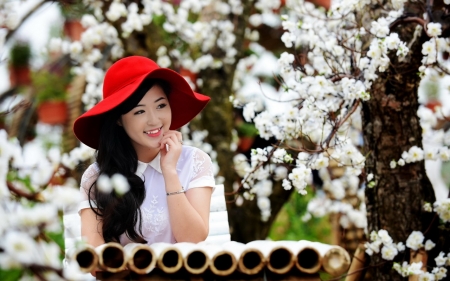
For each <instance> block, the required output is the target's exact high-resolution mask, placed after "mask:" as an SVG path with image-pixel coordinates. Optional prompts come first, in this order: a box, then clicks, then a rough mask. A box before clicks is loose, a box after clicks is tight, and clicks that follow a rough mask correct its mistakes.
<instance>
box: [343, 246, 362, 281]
mask: <svg viewBox="0 0 450 281" xmlns="http://www.w3.org/2000/svg"><path fill="white" fill-rule="evenodd" d="M365 251H366V247H365V246H364V243H361V244H359V245H358V248H356V251H355V255H354V256H353V259H352V263H351V264H350V268H349V269H348V275H347V276H346V277H345V281H357V280H361V278H362V277H364V272H365V271H364V270H362V269H363V268H364V266H365V264H366V252H365Z"/></svg>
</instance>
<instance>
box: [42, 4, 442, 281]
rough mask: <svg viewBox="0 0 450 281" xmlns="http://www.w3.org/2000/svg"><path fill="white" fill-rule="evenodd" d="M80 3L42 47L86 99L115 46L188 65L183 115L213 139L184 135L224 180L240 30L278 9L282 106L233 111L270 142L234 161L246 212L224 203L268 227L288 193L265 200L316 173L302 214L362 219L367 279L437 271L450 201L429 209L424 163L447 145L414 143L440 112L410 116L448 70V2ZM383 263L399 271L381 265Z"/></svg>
mask: <svg viewBox="0 0 450 281" xmlns="http://www.w3.org/2000/svg"><path fill="white" fill-rule="evenodd" d="M61 2H62V4H64V5H67V3H66V2H68V1H61ZM84 2H85V4H86V5H88V6H89V7H90V9H91V10H92V14H88V15H85V16H84V17H83V18H82V24H83V26H84V27H85V28H86V30H85V32H84V33H83V35H82V37H81V40H80V41H76V42H68V41H64V40H61V39H53V40H52V41H51V42H50V45H49V51H51V52H52V51H62V52H63V53H67V54H70V56H71V58H72V59H73V60H74V61H75V62H76V68H75V72H76V73H78V74H83V75H85V77H86V82H87V86H86V90H85V93H84V95H83V98H82V100H83V103H84V104H85V107H86V108H89V107H91V106H92V105H94V104H95V103H96V102H98V101H99V100H100V98H101V83H102V79H103V76H104V71H105V69H106V68H107V67H108V65H109V63H110V62H111V61H113V60H116V59H118V58H120V57H123V56H126V55H132V54H140V55H146V56H150V57H154V58H155V59H157V61H158V63H159V64H160V65H161V66H163V67H172V68H175V69H178V70H180V71H182V70H186V69H187V70H190V73H191V74H190V75H189V76H188V75H187V76H186V77H187V79H189V80H190V82H191V83H192V86H193V87H197V88H196V89H197V90H199V91H200V92H202V93H205V94H208V95H211V96H213V99H212V103H211V105H209V106H208V108H207V109H206V111H205V112H204V113H203V118H202V119H201V121H200V122H199V123H197V124H193V125H195V126H197V127H199V128H201V129H205V130H206V131H207V132H208V136H207V137H206V142H207V143H209V144H211V146H208V145H206V144H205V143H201V142H199V141H201V140H202V139H203V137H204V135H202V134H195V133H192V135H191V138H192V141H193V142H199V146H201V147H202V148H203V149H204V150H205V151H207V152H209V153H211V154H212V156H213V158H216V159H217V163H218V167H220V173H219V175H220V176H222V177H223V178H224V180H225V184H226V186H227V187H228V188H231V186H232V185H233V182H234V170H233V168H232V167H231V165H230V163H232V161H233V153H232V152H231V149H230V144H231V142H232V140H231V139H232V134H231V131H232V119H231V116H232V105H233V103H234V104H235V105H238V104H239V103H240V101H239V99H238V98H234V99H233V98H231V100H232V101H233V103H232V102H231V101H230V98H229V96H230V95H232V93H233V91H234V90H236V89H237V88H239V86H240V82H241V81H242V80H243V79H242V78H243V77H242V76H243V75H247V74H249V72H248V71H247V70H248V69H247V66H249V65H251V63H248V62H249V61H251V60H252V56H247V54H246V53H245V52H244V50H245V48H244V40H245V39H252V40H257V38H258V36H257V34H256V33H254V32H252V29H253V28H254V27H255V26H257V25H258V21H259V22H260V23H261V21H263V20H264V19H267V17H270V16H273V15H274V14H275V13H278V12H281V14H280V15H279V16H278V18H280V17H281V19H282V22H281V23H280V24H281V27H282V29H283V30H284V33H283V35H282V36H281V38H280V40H281V41H282V42H283V43H284V45H285V47H286V49H287V51H286V52H283V53H282V54H281V55H280V57H279V60H278V66H279V69H277V73H279V75H278V76H277V80H278V81H279V82H280V84H281V91H280V93H279V95H278V96H277V99H278V100H280V101H282V104H283V105H284V106H286V108H285V110H284V111H283V112H281V113H277V114H272V113H271V112H269V111H263V112H261V113H255V105H254V104H253V103H249V104H247V105H245V107H244V117H245V118H246V119H247V120H248V121H253V122H254V123H255V125H256V127H257V129H258V131H259V134H260V136H261V137H263V138H274V139H276V140H277V142H276V145H275V146H273V147H268V148H259V149H255V150H254V152H253V153H252V157H251V159H250V162H248V161H247V160H246V159H244V158H242V156H238V157H236V158H234V160H235V161H234V162H235V169H236V170H237V172H238V173H239V175H240V176H241V177H242V178H243V180H242V182H241V183H240V186H239V188H238V192H239V193H240V194H242V195H243V197H244V198H246V199H251V198H255V200H253V201H252V203H248V202H250V201H245V202H246V203H244V205H243V206H245V208H247V209H248V210H251V211H250V212H240V213H239V212H236V213H234V210H236V209H235V207H234V205H230V212H231V214H233V215H232V216H230V217H231V222H230V224H231V226H232V227H233V230H234V231H235V232H238V231H239V230H240V228H242V229H244V226H245V227H246V228H245V229H249V228H248V226H251V225H252V223H250V222H255V224H256V221H255V220H251V219H250V217H252V216H253V217H256V218H258V221H261V220H262V221H263V222H261V224H259V226H261V225H262V224H263V223H264V221H266V222H265V223H266V224H270V222H271V220H273V215H274V214H276V213H277V211H278V210H279V208H280V206H281V205H282V203H283V202H284V201H285V200H286V198H287V197H288V196H285V197H283V200H275V199H278V198H277V197H282V196H283V195H280V194H281V193H279V191H280V190H281V191H283V189H285V190H287V191H285V194H289V192H292V191H293V190H296V191H297V192H299V193H300V194H304V193H305V192H306V189H305V188H306V186H307V184H308V183H309V182H310V178H311V173H312V170H317V171H319V175H320V176H321V178H322V180H323V181H324V184H323V189H324V190H325V191H326V192H327V193H329V194H330V198H328V199H323V198H316V199H314V200H313V201H312V202H311V203H310V207H309V209H308V210H309V212H310V213H311V214H312V215H319V213H322V214H323V213H326V212H338V213H341V214H342V217H341V221H340V223H341V225H343V226H348V225H350V224H354V225H357V226H358V227H360V228H367V230H368V233H370V237H369V238H370V241H369V243H367V244H366V252H367V254H369V255H371V259H370V264H371V265H372V266H373V268H374V271H373V273H372V274H373V278H374V279H375V280H393V279H394V280H395V279H401V278H403V276H408V275H411V274H420V276H421V277H420V278H422V279H423V280H427V279H424V278H429V279H428V280H432V279H430V278H434V279H438V280H439V279H442V278H444V277H445V275H446V269H445V266H446V265H448V263H449V257H448V252H449V245H448V241H445V239H443V238H444V237H445V235H446V229H445V227H444V228H442V227H441V228H439V227H438V226H439V225H444V226H447V227H448V222H449V211H448V210H449V204H450V202H449V199H446V200H442V201H439V202H437V203H434V205H433V207H431V204H433V202H435V201H436V198H435V196H434V192H433V188H432V186H431V184H430V182H429V180H428V178H427V177H426V173H425V168H424V163H423V161H422V160H423V159H424V158H426V159H437V158H440V159H442V160H448V159H449V158H450V152H449V149H448V148H447V146H446V145H448V142H444V141H443V140H442V145H441V147H440V148H439V149H435V150H432V151H424V150H423V149H422V148H421V147H422V139H423V137H424V138H426V137H427V136H428V135H433V134H436V133H437V134H441V135H444V132H439V131H438V132H436V130H434V129H433V126H429V124H430V120H432V119H433V118H434V119H436V118H437V117H440V118H441V119H442V118H444V117H443V116H438V115H439V112H438V111H437V112H436V113H432V112H429V111H426V110H424V109H421V111H419V115H420V116H419V115H418V109H419V102H418V98H417V92H418V87H419V83H420V81H421V79H422V77H423V76H425V75H428V74H429V73H430V72H433V71H434V72H438V73H448V70H447V69H446V66H445V60H444V59H445V54H446V53H448V52H449V51H450V48H449V41H448V39H447V38H446V37H447V36H448V32H449V31H448V17H447V6H446V5H447V1H444V2H441V1H427V2H425V1H423V0H422V1H412V0H411V1H404V0H395V1H370V0H365V1H356V0H342V1H338V0H336V1H334V2H333V4H332V6H331V7H330V9H329V10H328V11H326V10H324V9H323V8H319V9H318V8H316V7H314V5H313V4H311V3H308V2H304V1H302V0H287V1H284V2H285V5H286V6H285V7H283V8H282V9H279V8H280V4H281V1H279V0H271V1H262V0H261V1H239V0H228V1H220V0H200V1H198V0H197V1H191V0H184V1H181V3H180V4H177V3H175V1H173V2H174V3H173V4H172V3H171V1H161V0H143V1H127V4H124V3H123V2H122V1H118V0H115V1H111V2H103V1H95V0H86V1H84ZM253 7H255V8H256V9H255V10H253V9H252V8H253ZM248 23H251V24H250V25H247V24H248ZM276 26H277V24H275V27H276ZM442 54H444V55H442ZM274 72H275V70H274ZM192 74H196V75H192ZM419 117H420V118H419ZM211 121H213V122H211ZM184 132H185V133H187V132H186V131H184ZM361 134H362V136H363V139H361ZM442 139H444V138H442ZM305 143H307V145H306V144H305ZM77 155H78V156H80V155H81V154H80V153H76V151H75V152H73V153H71V154H69V155H68V156H66V158H65V161H64V163H65V164H66V165H67V166H71V167H73V165H74V164H76V163H77V161H79V160H80V159H77V158H80V157H78V156H77ZM214 156H216V157H214ZM81 160H83V159H81ZM332 163H335V164H336V165H338V166H342V167H344V173H343V175H341V176H340V177H338V178H336V177H331V176H330V173H329V171H328V170H327V167H329V166H330V165H331V164H332ZM271 179H275V180H278V181H279V182H280V184H278V185H274V184H272V183H271V182H270V180H271ZM229 191H230V190H229ZM345 193H348V194H353V195H356V196H358V197H359V199H360V201H359V203H358V205H357V206H351V205H349V204H346V203H344V202H342V201H341V199H343V198H344V194H345ZM271 199H272V200H271ZM240 210H241V211H242V208H241V209H240ZM366 210H367V211H366ZM244 211H245V210H244ZM255 211H257V212H258V213H257V214H254V213H255ZM234 214H241V215H242V216H235V215H234ZM366 217H367V220H366ZM246 218H248V219H246ZM258 223H260V222H258ZM254 229H258V228H253V230H254ZM405 245H406V246H405ZM423 249H425V250H427V251H429V252H428V262H427V261H426V259H422V260H418V259H417V257H425V256H426V255H422V254H420V255H419V252H420V251H421V250H423ZM409 254H411V256H412V258H411V259H410V255H409ZM403 261H406V263H405V264H400V262H403ZM427 266H428V267H427ZM392 267H394V269H395V270H397V271H398V272H399V273H400V274H398V275H392V272H391V268H392ZM430 276H432V277H430Z"/></svg>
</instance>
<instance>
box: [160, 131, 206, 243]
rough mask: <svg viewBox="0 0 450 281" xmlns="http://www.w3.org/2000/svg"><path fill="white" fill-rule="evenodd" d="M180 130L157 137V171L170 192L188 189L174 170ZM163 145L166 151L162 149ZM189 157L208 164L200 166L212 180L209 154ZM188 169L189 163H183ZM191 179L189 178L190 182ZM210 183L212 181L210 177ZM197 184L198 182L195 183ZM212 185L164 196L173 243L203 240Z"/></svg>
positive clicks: (179, 148)
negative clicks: (200, 159)
mask: <svg viewBox="0 0 450 281" xmlns="http://www.w3.org/2000/svg"><path fill="white" fill-rule="evenodd" d="M181 137H182V136H181V133H180V132H177V131H168V132H166V133H164V136H163V139H162V140H161V143H160V144H161V146H160V149H161V151H160V152H161V170H162V174H163V177H164V181H165V185H166V186H165V188H166V192H167V193H173V192H178V191H182V190H183V189H184V190H186V189H188V186H184V188H183V186H181V183H180V179H179V178H178V174H177V171H176V167H177V162H178V159H179V158H180V154H181V151H182V145H181ZM166 145H168V146H169V148H170V149H169V150H166ZM197 152H198V154H196V155H195V156H193V157H202V158H203V160H204V161H203V162H206V163H207V164H206V163H205V165H208V167H203V168H204V169H203V171H205V172H207V174H208V175H210V177H211V179H212V166H211V165H212V163H211V159H210V158H209V156H208V155H207V154H206V153H204V152H203V151H196V152H195V153H197ZM206 160H208V161H206ZM184 168H185V169H191V168H192V167H191V166H188V165H187V166H185V167H184ZM193 180H195V179H191V181H193ZM212 182H213V180H212ZM199 186H201V185H199ZM211 194H212V188H211V187H208V186H205V187H196V188H191V189H188V190H187V191H186V193H178V194H173V195H167V205H168V209H169V219H170V225H171V227H172V232H173V235H174V237H175V240H176V241H177V242H194V243H197V242H200V241H203V240H205V239H206V237H207V236H208V232H209V209H210V202H211Z"/></svg>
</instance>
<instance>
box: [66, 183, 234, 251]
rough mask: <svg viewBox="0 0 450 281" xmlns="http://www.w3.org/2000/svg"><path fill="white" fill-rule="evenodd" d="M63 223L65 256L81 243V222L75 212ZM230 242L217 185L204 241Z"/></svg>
mask: <svg viewBox="0 0 450 281" xmlns="http://www.w3.org/2000/svg"><path fill="white" fill-rule="evenodd" d="M63 221H64V240H65V250H66V254H67V253H70V252H71V250H74V249H75V247H76V243H77V242H78V241H81V221H80V216H79V215H78V213H77V211H76V210H74V211H69V212H65V213H64V216H63ZM230 240H231V238H230V229H229V224H228V213H227V206H226V202H225V190H224V186H223V184H219V185H216V186H215V189H214V192H213V193H212V196H211V206H210V214H209V234H208V237H207V238H206V240H205V241H207V242H209V243H217V244H223V243H225V242H228V241H230Z"/></svg>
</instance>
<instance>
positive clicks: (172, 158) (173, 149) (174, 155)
mask: <svg viewBox="0 0 450 281" xmlns="http://www.w3.org/2000/svg"><path fill="white" fill-rule="evenodd" d="M159 148H160V150H161V170H162V171H163V172H164V171H170V170H173V171H175V170H176V167H177V163H178V159H179V158H180V154H181V149H182V138H181V133H180V132H178V131H168V132H165V133H164V135H163V138H162V140H161V142H160V147H159ZM166 148H167V149H166Z"/></svg>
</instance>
